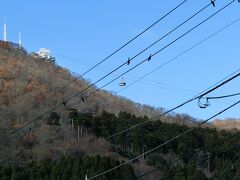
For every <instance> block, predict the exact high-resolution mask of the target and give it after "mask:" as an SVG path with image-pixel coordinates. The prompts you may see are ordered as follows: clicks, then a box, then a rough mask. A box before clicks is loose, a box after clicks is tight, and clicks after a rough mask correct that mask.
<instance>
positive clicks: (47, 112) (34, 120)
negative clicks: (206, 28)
mask: <svg viewBox="0 0 240 180" xmlns="http://www.w3.org/2000/svg"><path fill="white" fill-rule="evenodd" d="M234 1H236V0H233V1H231V2H230V3H228V4H226V5H225V6H224V7H222V8H221V9H219V10H218V11H217V12H215V13H213V14H212V15H211V16H209V17H208V18H206V19H205V20H203V21H202V22H200V23H199V24H197V25H196V26H194V27H193V28H191V29H190V30H188V31H187V32H185V33H184V34H182V35H181V36H180V37H178V38H176V39H175V40H173V41H172V42H171V43H169V44H167V45H166V46H164V47H163V48H161V49H160V50H158V51H157V52H155V53H154V54H153V55H151V57H153V56H155V55H157V54H158V53H160V52H161V51H163V50H164V49H166V48H167V47H169V46H170V45H172V44H173V43H175V42H176V41H178V40H180V39H181V38H183V37H184V36H186V35H187V34H188V33H190V32H191V31H193V30H194V29H196V28H197V27H199V26H200V25H202V24H203V23H205V22H206V21H208V20H209V19H211V18H213V17H214V16H215V15H217V14H218V13H220V12H221V11H222V10H224V9H225V8H227V7H228V6H230V5H231V4H232V3H233V2H234ZM148 60H149V57H148V58H146V59H144V60H143V61H141V62H140V63H138V64H137V65H135V66H134V67H132V68H131V69H129V70H128V71H126V72H125V73H123V74H122V75H124V74H126V73H128V72H129V71H131V70H133V69H134V68H136V67H138V66H139V65H141V64H143V63H144V62H145V61H148ZM126 63H127V62H126ZM119 68H120V67H119ZM122 75H121V76H122ZM121 76H119V77H121ZM119 77H117V78H115V79H113V80H112V81H110V82H109V83H107V84H105V85H104V86H102V87H101V88H103V87H105V86H107V85H108V84H110V83H112V82H113V81H115V80H116V79H118V78H119ZM101 88H98V89H97V90H95V91H94V92H93V93H91V94H89V95H88V96H90V95H92V94H94V93H96V92H97V91H99V90H100V89H101ZM81 93H82V91H80V92H78V93H77V94H75V95H74V96H72V97H71V98H69V99H68V100H66V101H65V102H64V103H68V102H69V101H70V100H72V99H73V98H75V97H78V95H80V94H81ZM60 106H62V104H61V103H60V104H57V105H55V106H54V107H52V108H50V109H49V110H48V111H46V112H45V113H43V114H41V115H40V116H38V117H37V118H35V119H33V120H31V121H29V122H27V123H26V124H25V125H23V127H20V128H18V129H16V130H15V131H14V132H17V131H19V130H21V129H23V128H24V127H26V126H28V125H30V124H31V123H33V122H36V121H37V120H41V119H42V118H43V117H44V116H45V115H47V114H49V113H51V112H52V111H54V110H55V109H57V108H59V107H60Z"/></svg>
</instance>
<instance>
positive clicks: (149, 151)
mask: <svg viewBox="0 0 240 180" xmlns="http://www.w3.org/2000/svg"><path fill="white" fill-rule="evenodd" d="M239 103H240V101H237V102H236V103H234V104H232V105H231V106H228V107H227V108H225V109H223V110H221V111H220V112H218V113H217V114H215V115H213V116H211V117H210V118H208V119H206V120H205V121H203V122H201V123H199V124H197V125H195V126H194V127H192V128H190V129H188V130H186V131H184V132H182V133H180V134H178V135H177V136H175V137H173V138H171V139H169V140H168V141H166V142H164V143H162V144H160V145H158V146H156V147H154V148H152V149H150V150H148V151H146V152H144V153H143V154H140V155H139V156H137V157H135V158H132V159H130V160H128V161H126V162H124V163H122V164H120V165H118V166H115V167H113V168H111V169H109V170H107V171H104V172H102V173H100V174H97V175H95V176H93V177H91V178H89V180H91V179H95V178H97V177H100V176H102V175H104V174H107V173H109V172H111V171H113V170H115V169H118V168H120V167H122V166H124V165H126V164H129V163H131V162H133V161H134V160H137V159H139V158H140V157H142V156H144V155H147V154H149V153H151V152H153V151H155V150H157V149H159V148H160V147H162V146H164V145H166V144H169V143H170V142H172V141H175V140H177V139H179V138H180V137H182V136H184V135H185V134H187V133H189V132H191V131H193V130H194V129H196V128H197V127H200V126H202V125H203V124H205V123H207V122H208V121H210V120H211V119H213V118H215V117H217V116H218V115H220V114H222V113H224V112H225V111H228V110H229V109H231V108H233V107H234V106H236V105H238V104H239Z"/></svg>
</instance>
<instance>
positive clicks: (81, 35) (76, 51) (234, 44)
mask: <svg viewBox="0 0 240 180" xmlns="http://www.w3.org/2000/svg"><path fill="white" fill-rule="evenodd" d="M180 2H182V0H172V1H167V0H165V1H159V0H151V1H149V0H148V1H147V0H142V1H139V0H121V1H110V0H108V1H107V0H103V1H99V0H91V1H89V0H85V1H83V0H70V1H63V0H62V1H61V0H51V1H49V0H41V1H32V0H23V1H19V0H2V1H1V6H0V25H1V26H0V27H1V39H2V38H3V37H2V31H3V20H4V17H6V18H7V28H8V40H10V41H13V42H17V40H18V31H21V32H22V38H23V40H22V41H23V46H24V47H25V48H26V49H27V50H28V51H29V52H32V51H37V50H38V48H41V47H45V48H49V49H51V51H52V52H53V53H54V54H53V55H54V56H55V57H56V59H57V63H58V64H59V65H61V66H64V67H66V68H68V69H70V70H71V71H73V72H75V73H78V74H81V73H83V72H85V71H86V70H87V69H89V68H90V67H91V66H92V65H94V64H96V63H97V62H99V61H100V60H102V59H103V58H105V57H106V56H107V55H109V54H110V53H111V52H112V51H114V50H116V49H117V48H118V47H120V46H121V45H122V44H124V43H125V42H127V41H128V40H129V39H130V38H132V37H134V36H135V35H136V34H138V33H139V32H141V31H142V30H143V29H144V28H146V27H147V26H149V25H150V24H152V23H153V22H154V21H156V20H157V19H158V18H160V17H161V16H162V15H164V14H165V13H166V12H168V11H169V10H170V9H172V8H173V7H175V6H176V5H177V4H179V3H180ZM209 2H210V0H201V1H196V0H189V1H187V2H186V4H184V5H183V6H182V7H181V8H179V9H178V10H176V11H174V13H172V14H171V15H169V16H168V17H167V18H166V19H164V20H163V21H162V22H161V23H159V24H158V25H156V26H155V27H154V28H152V29H151V30H150V31H148V32H147V33H145V34H144V35H143V36H141V38H139V39H138V40H136V41H134V43H132V44H130V45H129V46H128V47H127V48H125V49H124V50H122V51H121V52H119V53H118V54H116V55H115V56H113V57H112V58H111V59H109V60H107V61H106V62H105V63H103V64H102V65H101V66H99V67H98V68H96V69H95V70H94V71H92V72H90V73H88V74H86V76H85V78H86V79H88V80H90V81H91V82H95V81H96V80H97V79H98V78H100V77H101V76H103V75H104V74H106V73H107V72H109V71H110V70H111V69H113V68H114V67H117V66H118V65H120V64H122V63H123V62H125V61H126V60H127V59H128V57H132V56H134V55H135V54H137V53H138V52H139V51H141V50H142V49H143V48H145V47H146V46H148V45H150V44H151V43H152V42H154V41H155V40H157V39H158V38H160V37H161V36H163V35H164V34H166V33H167V32H169V31H170V30H171V29H173V28H174V27H175V26H177V25H178V24H180V23H181V22H183V21H184V20H185V19H186V18H188V17H190V16H191V15H192V14H193V13H195V12H197V11H198V10H200V9H201V8H202V7H204V6H205V5H206V4H208V3H209ZM228 2H230V0H222V1H216V7H215V8H214V7H209V8H208V9H206V10H205V11H204V12H203V13H201V14H200V15H199V16H197V17H196V18H194V19H193V20H191V21H190V22H189V23H187V24H186V25H184V26H183V27H182V28H180V29H179V30H178V31H176V32H174V33H173V34H171V35H170V36H168V37H167V38H165V39H164V40H163V41H161V42H160V43H158V44H157V45H155V46H154V47H153V48H151V49H150V50H149V51H147V52H146V53H143V54H142V55H141V56H139V57H138V58H136V59H135V60H134V61H133V62H132V64H131V66H128V67H127V66H125V67H124V68H122V69H120V70H119V71H117V72H116V73H114V75H112V76H110V77H108V78H107V79H106V80H104V81H102V82H100V83H98V84H97V86H98V87H100V86H101V85H103V84H104V83H106V82H108V81H110V80H111V79H112V78H114V77H115V76H116V75H119V74H121V72H124V71H126V70H127V69H128V68H130V67H132V66H134V65H135V64H136V63H138V62H140V61H141V60H143V59H144V58H146V57H147V56H149V54H150V53H154V52H155V51H157V50H159V49H161V48H162V47H164V46H165V45H166V44H168V43H170V42H171V41H172V40H174V39H175V38H177V37H178V36H180V35H181V34H182V33H184V32H186V31H187V30H188V29H190V28H191V27H193V26H194V25H196V24H198V23H199V22H201V21H202V20H203V19H205V18H206V17H208V16H210V15H211V14H212V13H214V12H215V11H217V10H218V9H220V8H221V7H222V6H224V5H225V4H227V3H228ZM239 12H240V3H238V2H237V0H236V1H235V2H234V3H233V4H232V5H231V6H230V7H228V8H227V9H226V10H224V11H222V12H221V13H220V14H219V15H217V16H215V17H214V18H213V19H211V20H210V21H208V22H206V23H205V24H203V25H202V26H200V27H199V28H197V29H196V30H194V31H193V32H192V33H190V34H188V35H187V36H185V37H184V38H183V39H181V40H179V41H178V42H176V43H174V44H173V45H171V46H170V47H169V48H167V49H165V50H164V51H162V52H161V53H160V54H159V55H157V56H155V57H154V58H152V60H151V61H150V62H147V63H144V64H143V65H142V66H140V67H139V68H136V69H135V70H134V71H131V72H130V73H128V74H127V75H125V76H124V78H125V80H126V83H127V84H130V83H131V82H133V81H134V80H135V79H137V78H138V77H141V76H142V75H144V74H146V73H148V72H150V71H151V70H153V69H154V68H156V67H157V66H159V65H161V64H163V63H164V62H167V61H168V60H169V59H171V58H173V57H175V56H176V55H178V54H179V53H181V52H183V51H184V50H186V49H188V48H190V47H191V46H193V45H195V44H196V43H198V42H199V41H201V40H202V39H204V38H206V37H207V36H209V35H211V34H212V33H215V32H216V31H218V30H219V29H221V28H222V27H224V26H225V25H227V24H229V23H231V22H233V21H234V20H236V19H238V18H240V13H239ZM239 32H240V21H238V22H236V23H235V24H233V25H232V26H230V27H229V28H227V29H225V30H224V31H222V32H220V33H218V34H217V35H216V36H214V37H212V38H211V39H209V40H207V41H205V42H204V43H202V44H201V45H199V46H197V47H196V48H194V49H193V50H191V51H189V52H188V53H186V54H184V55H182V56H181V57H179V58H177V59H175V60H174V61H172V62H171V63H169V64H167V65H166V66H164V67H162V68H160V69H159V70H158V71H156V72H154V73H153V74H151V75H149V76H148V77H146V78H145V79H144V80H142V81H140V82H138V83H136V84H134V85H132V86H130V87H129V88H126V89H124V90H122V91H120V92H119V95H121V96H124V97H127V98H129V99H131V100H133V101H135V102H139V103H143V104H149V105H152V106H155V107H162V108H166V109H170V108H172V107H174V106H176V105H178V104H179V103H181V102H183V101H185V100H187V99H189V98H190V97H192V96H193V95H195V94H197V93H199V92H201V91H202V90H204V89H206V88H208V87H209V86H211V85H213V84H215V83H216V82H217V81H219V80H221V79H222V78H224V77H226V76H227V75H229V74H231V73H232V72H234V71H236V70H237V69H239V68H240V59H239V57H240V46H239V42H240V35H239ZM63 57H71V58H72V59H70V58H63ZM118 83H119V82H114V83H112V84H111V85H109V86H107V87H106V89H107V90H110V91H113V92H118V91H119V90H120V89H121V87H119V85H118ZM239 83H240V77H239V78H238V79H236V80H234V81H232V82H231V83H229V84H227V85H226V86H224V87H223V88H221V89H219V90H217V91H215V92H214V93H212V94H211V95H216V96H219V95H225V94H232V93H238V92H240V88H239V87H240V86H239ZM239 99H240V97H235V98H229V99H225V100H216V101H211V106H210V107H209V108H206V109H199V108H198V106H197V102H194V103H191V104H189V105H187V106H185V107H183V108H180V109H178V110H177V111H176V112H180V113H188V114H190V115H192V116H194V117H196V118H199V119H206V118H208V117H209V116H211V115H213V114H214V113H216V112H218V111H219V110H221V109H223V108H224V107H226V106H228V105H230V104H231V103H233V102H234V101H237V100H239ZM225 117H233V118H239V117H240V113H239V106H237V107H235V108H233V109H232V110H229V111H228V112H226V113H224V114H223V115H221V116H220V117H219V118H225Z"/></svg>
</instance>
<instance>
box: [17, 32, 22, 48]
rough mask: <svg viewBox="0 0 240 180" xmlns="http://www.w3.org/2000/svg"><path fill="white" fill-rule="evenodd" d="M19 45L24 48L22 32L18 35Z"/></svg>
mask: <svg viewBox="0 0 240 180" xmlns="http://www.w3.org/2000/svg"><path fill="white" fill-rule="evenodd" d="M18 45H19V47H22V33H21V32H19V33H18Z"/></svg>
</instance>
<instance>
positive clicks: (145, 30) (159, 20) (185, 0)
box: [62, 0, 187, 89]
mask: <svg viewBox="0 0 240 180" xmlns="http://www.w3.org/2000/svg"><path fill="white" fill-rule="evenodd" d="M186 2H187V0H184V1H182V2H181V3H180V4H178V5H177V6H176V7H174V8H173V9H172V10H170V11H169V12H168V13H166V14H165V15H164V16H162V17H161V18H160V19H158V20H157V21H156V22H154V23H153V24H151V25H150V26H149V27H147V28H146V29H144V30H143V31H142V32H141V33H139V34H138V35H137V36H135V37H134V38H132V39H131V40H129V41H128V42H127V43H125V44H124V45H122V46H121V47H120V48H118V49H117V50H115V51H114V52H113V53H111V54H109V55H108V56H107V57H106V58H104V59H103V60H101V61H100V62H98V63H97V64H96V65H94V66H93V67H92V68H90V69H89V70H87V71H86V72H84V73H83V74H82V75H80V76H79V77H77V78H75V79H74V80H72V81H71V82H69V83H68V84H66V85H65V86H63V87H62V89H65V88H67V87H68V86H69V85H70V84H72V83H73V82H75V81H77V80H78V79H80V78H81V77H82V76H84V75H85V74H87V73H89V72H90V71H92V70H93V69H95V68H96V67H97V66H99V65H100V64H102V63H103V62H105V61H106V60H108V59H109V58H111V57H112V56H113V55H114V54H116V53H117V52H119V51H120V50H122V49H123V48H125V47H126V46H127V45H129V44H130V43H131V42H133V41H134V40H136V39H137V38H138V37H140V36H141V35H143V34H144V33H145V32H147V31H148V30H149V29H151V28H152V27H153V26H155V25H156V24H158V23H159V22H161V21H162V20H163V19H165V18H166V17H167V16H168V15H170V14H171V13H172V12H174V11H175V10H176V9H178V8H179V7H180V6H182V5H183V4H184V3H186Z"/></svg>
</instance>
